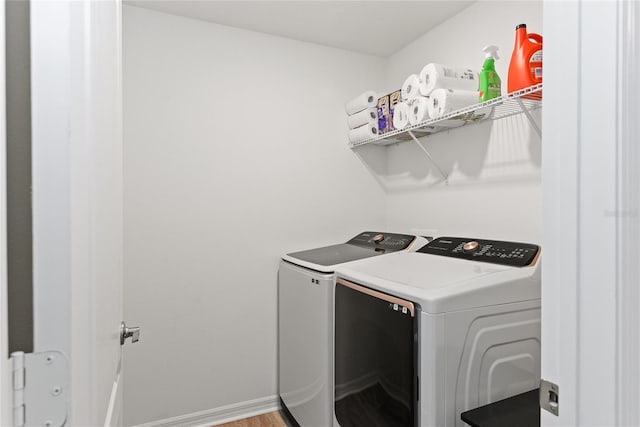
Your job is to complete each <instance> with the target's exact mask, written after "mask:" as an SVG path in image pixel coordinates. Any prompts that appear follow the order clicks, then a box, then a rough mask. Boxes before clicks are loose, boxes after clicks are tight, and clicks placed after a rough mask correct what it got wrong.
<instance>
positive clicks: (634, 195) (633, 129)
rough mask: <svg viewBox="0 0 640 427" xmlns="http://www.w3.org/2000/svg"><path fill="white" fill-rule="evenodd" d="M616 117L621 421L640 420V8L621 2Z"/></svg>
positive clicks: (618, 406)
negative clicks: (639, 244) (639, 250)
mask: <svg viewBox="0 0 640 427" xmlns="http://www.w3.org/2000/svg"><path fill="white" fill-rule="evenodd" d="M618 15H619V17H618V19H619V21H618V22H619V24H618V31H619V33H618V51H619V55H618V64H617V67H618V70H617V73H618V94H619V96H618V117H617V126H618V128H617V132H618V138H617V144H618V152H617V168H616V169H617V171H618V177H617V178H618V183H617V184H618V185H617V198H618V199H617V207H616V208H617V210H616V218H617V220H618V224H617V225H618V230H617V243H618V246H617V257H618V259H617V262H618V265H617V275H616V287H617V289H618V301H617V303H618V306H617V313H618V319H617V337H616V340H617V349H616V350H617V390H616V394H617V395H616V399H615V400H616V403H617V408H616V415H617V419H616V424H617V425H639V424H640V408H638V401H640V366H639V364H638V361H639V360H640V331H639V330H638V324H640V315H639V313H638V309H639V308H640V290H639V289H638V283H640V265H639V264H638V255H637V252H636V250H635V246H636V245H637V241H638V238H640V198H639V195H640V172H639V171H638V168H639V167H640V149H639V148H638V137H639V136H640V123H639V122H638V120H637V117H638V112H640V101H639V100H638V99H639V98H638V95H639V94H640V84H638V81H637V73H638V72H639V71H640V45H639V44H638V43H639V41H640V38H639V37H640V28H639V27H638V25H640V7H639V6H638V4H637V2H624V3H620V4H619V10H618Z"/></svg>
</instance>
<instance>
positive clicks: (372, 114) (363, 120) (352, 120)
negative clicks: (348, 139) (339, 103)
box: [347, 108, 378, 129]
mask: <svg viewBox="0 0 640 427" xmlns="http://www.w3.org/2000/svg"><path fill="white" fill-rule="evenodd" d="M376 120H378V110H376V109H375V108H367V109H366V110H362V111H360V112H359V113H355V114H353V115H351V116H348V117H347V123H348V124H349V129H355V128H357V127H360V126H362V125H366V124H367V123H369V122H372V121H376Z"/></svg>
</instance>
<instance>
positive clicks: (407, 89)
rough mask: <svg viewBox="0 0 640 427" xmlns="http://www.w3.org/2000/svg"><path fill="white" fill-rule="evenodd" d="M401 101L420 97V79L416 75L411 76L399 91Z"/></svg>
mask: <svg viewBox="0 0 640 427" xmlns="http://www.w3.org/2000/svg"><path fill="white" fill-rule="evenodd" d="M400 93H401V95H402V100H403V101H410V100H412V99H413V98H415V97H416V96H418V95H420V79H419V78H418V75H417V74H411V75H410V76H409V77H407V79H406V80H405V81H404V83H403V84H402V89H401V91H400Z"/></svg>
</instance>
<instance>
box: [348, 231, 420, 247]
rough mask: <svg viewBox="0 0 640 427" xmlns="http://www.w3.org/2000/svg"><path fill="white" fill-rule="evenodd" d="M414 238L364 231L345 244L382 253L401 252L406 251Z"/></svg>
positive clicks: (406, 235) (404, 235)
mask: <svg viewBox="0 0 640 427" xmlns="http://www.w3.org/2000/svg"><path fill="white" fill-rule="evenodd" d="M414 239H415V236H411V235H408V234H393V233H381V232H378V231H365V232H363V233H360V234H358V235H357V236H356V237H354V238H353V239H351V240H349V241H348V242H347V243H348V244H350V245H358V246H364V247H367V248H374V249H376V250H377V249H380V251H384V252H394V251H402V250H404V249H407V248H408V247H409V245H411V243H412V242H413V240H414Z"/></svg>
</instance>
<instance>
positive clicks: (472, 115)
mask: <svg viewBox="0 0 640 427" xmlns="http://www.w3.org/2000/svg"><path fill="white" fill-rule="evenodd" d="M541 107H542V83H540V84H537V85H534V86H530V87H527V88H525V89H522V90H519V91H517V92H512V93H510V94H507V95H503V96H500V97H498V98H494V99H491V100H489V101H486V102H482V103H480V104H475V105H471V106H469V107H465V108H461V109H459V110H455V111H452V112H450V113H448V114H445V115H443V116H440V117H438V118H436V119H429V120H425V121H423V122H420V123H416V124H415V125H409V126H407V127H406V128H404V129H401V130H394V131H391V132H388V133H385V134H384V135H380V136H377V137H375V138H370V139H366V140H364V141H359V142H354V143H349V147H351V148H357V147H361V146H363V145H368V144H375V145H389V144H396V143H398V142H403V141H409V140H412V139H414V138H422V137H424V136H428V135H433V134H436V133H439V132H443V131H448V130H451V129H455V128H458V127H461V126H466V125H470V124H476V123H481V122H484V121H486V120H498V119H502V118H505V117H509V116H513V115H516V114H521V113H524V114H525V115H526V116H527V118H528V119H529V121H530V122H531V125H532V126H533V128H534V129H535V131H536V132H537V133H538V135H541V131H540V127H539V126H538V125H537V123H536V122H535V120H533V118H532V117H531V114H530V112H531V111H533V110H537V109H539V108H541Z"/></svg>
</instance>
